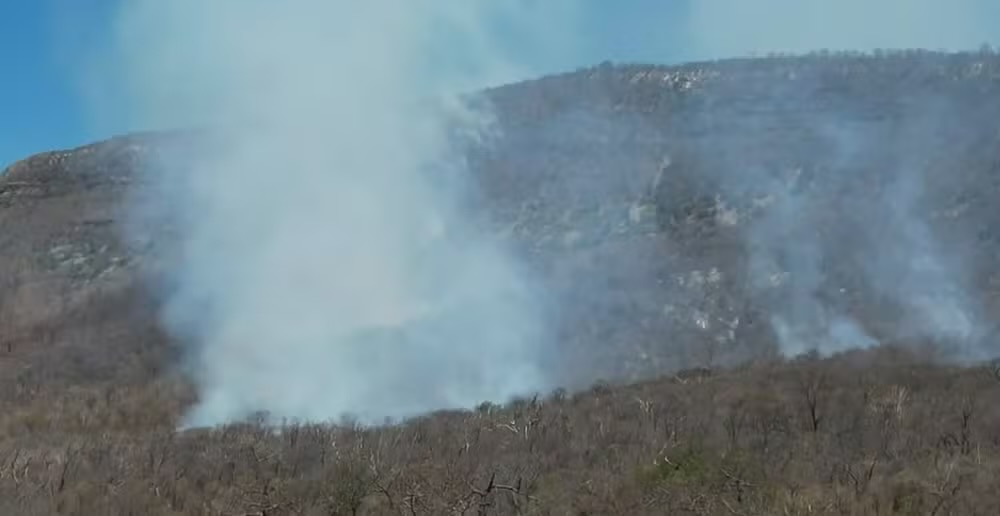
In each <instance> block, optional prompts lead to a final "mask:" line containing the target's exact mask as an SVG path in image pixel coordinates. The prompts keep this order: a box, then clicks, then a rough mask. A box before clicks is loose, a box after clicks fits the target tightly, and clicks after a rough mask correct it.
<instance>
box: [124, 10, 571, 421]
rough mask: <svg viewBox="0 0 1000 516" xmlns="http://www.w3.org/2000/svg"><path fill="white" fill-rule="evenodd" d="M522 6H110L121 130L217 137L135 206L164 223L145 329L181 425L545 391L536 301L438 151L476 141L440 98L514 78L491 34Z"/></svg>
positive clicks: (486, 127) (462, 179)
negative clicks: (175, 237)
mask: <svg viewBox="0 0 1000 516" xmlns="http://www.w3.org/2000/svg"><path fill="white" fill-rule="evenodd" d="M530 8H531V7H530V5H529V4H522V3H516V2H515V3H508V4H505V5H504V6H500V5H498V4H493V3H487V2H475V1H467V0H444V1H433V2H431V1H412V0H377V1H365V2H354V1H348V0H335V1H323V0H288V1H281V2H274V1H271V0H215V1H212V2H205V1H203V0H171V1H170V2H162V1H160V0H140V1H135V2H126V3H123V7H122V10H121V12H120V13H119V19H118V24H117V32H116V41H115V49H116V51H117V53H118V62H117V66H118V67H119V71H124V73H123V74H122V75H123V76H124V78H125V80H127V81H128V84H127V86H128V87H127V88H126V93H127V95H128V97H127V99H126V100H128V101H129V106H130V109H131V110H132V113H133V117H134V118H135V119H136V120H137V121H138V122H140V123H142V124H143V125H145V126H158V127H163V126H171V125H181V126H190V125H192V124H194V123H199V124H204V125H206V126H209V127H211V128H212V131H213V133H214V134H216V135H217V141H218V142H219V144H218V145H217V146H216V147H215V148H213V149H212V150H211V151H210V152H209V153H207V154H206V155H204V156H197V157H194V158H192V157H190V156H188V157H185V159H183V160H181V159H175V158H177V157H176V156H175V157H170V156H168V157H167V159H165V161H164V163H163V164H162V167H160V168H161V169H162V170H161V171H160V175H159V178H158V179H159V180H161V181H162V183H163V184H162V188H161V189H160V191H161V192H174V193H173V194H166V193H164V195H167V197H166V198H163V199H161V202H162V205H163V206H160V207H155V208H154V207H150V206H146V207H145V208H143V209H147V210H153V209H160V210H162V209H165V210H166V211H168V212H171V213H173V214H174V218H175V219H176V220H177V221H180V224H181V227H180V231H181V244H182V249H183V251H182V256H181V257H180V260H179V263H178V264H177V268H176V272H175V274H174V277H173V278H172V280H173V290H172V291H171V294H170V296H169V299H168V304H167V310H166V314H165V317H166V321H167V323H168V326H169V327H170V328H171V329H172V330H173V331H174V332H176V333H177V334H178V335H180V336H182V337H184V340H186V341H188V342H189V343H190V354H189V359H190V362H191V365H192V367H193V368H194V375H195V378H196V382H197V385H198V388H199V398H200V401H199V403H198V404H197V406H196V407H195V408H194V409H193V411H192V412H191V413H190V414H189V415H188V417H187V421H186V424H187V425H210V424H216V423H221V422H226V421H232V420H236V419H239V418H242V417H245V416H247V415H248V414H250V413H252V412H258V411H264V412H267V413H269V414H270V415H271V416H273V417H275V418H302V419H309V420H327V419H334V418H338V417H341V416H344V415H352V416H354V417H357V418H359V419H360V420H362V421H365V422H381V421H382V420H383V418H387V417H388V418H400V417H407V416H410V415H414V414H418V413H421V412H425V411H430V410H435V409H441V408H452V407H471V406H473V405H474V404H477V403H480V402H482V401H484V400H494V401H504V400H506V399H508V398H510V397H512V396H515V395H521V394H530V393H532V392H536V391H538V390H541V389H546V388H549V387H550V386H549V385H547V381H546V377H545V374H544V372H543V371H541V370H539V356H540V353H541V349H542V345H543V344H544V342H543V341H544V338H545V327H544V325H543V324H542V321H540V320H539V318H538V313H539V311H538V307H537V306H536V297H535V292H534V288H535V287H534V285H533V282H532V280H531V278H530V277H529V276H528V274H527V273H526V272H525V271H523V270H522V269H521V268H520V267H519V266H518V263H517V262H516V260H515V259H514V258H513V257H512V256H511V254H510V253H509V252H508V251H507V250H506V249H504V248H503V246H501V245H500V244H499V243H498V242H496V241H494V240H492V239H491V238H490V237H489V236H486V235H485V234H484V233H483V232H482V231H480V230H479V229H478V223H477V220H476V217H475V216H473V215H472V212H470V211H469V210H468V209H467V204H468V203H469V202H470V201H469V199H473V198H474V194H475V183H474V182H473V181H469V180H468V179H467V175H466V174H464V172H465V170H464V169H463V163H462V159H461V153H460V152H458V151H457V150H456V148H455V146H456V140H459V139H462V138H464V139H468V138H488V137H490V136H491V131H492V130H493V129H494V128H493V126H492V125H491V124H490V121H491V117H490V113H489V110H488V107H485V106H471V105H469V104H468V103H463V102H462V100H461V99H460V97H459V96H458V94H459V93H461V92H465V91H468V90H470V89H472V88H475V87H480V86H483V85H485V84H488V83H495V82H497V81H499V80H503V79H509V78H510V77H512V76H513V75H517V74H524V73H526V70H523V69H519V68H518V67H517V66H514V65H513V64H512V62H511V61H510V60H509V59H507V57H506V56H505V50H504V48H502V46H501V45H499V44H498V43H497V41H498V40H497V39H496V37H495V35H496V34H497V31H499V30H501V28H500V27H501V26H502V27H503V28H502V30H505V31H512V30H513V31H521V34H522V35H528V36H530V35H532V34H536V33H535V29H537V28H538V27H537V26H534V25H532V24H534V23H537V22H538V20H544V19H545V17H539V15H538V14H539V13H538V12H535V11H531V12H530V14H531V15H530V16H529V15H528V14H529V11H528V9H530ZM536 9H542V7H536ZM544 9H546V10H548V11H547V12H549V13H552V12H555V11H556V10H558V9H559V7H557V6H556V5H555V4H552V5H550V6H548V7H545V8H544ZM536 35H537V34H536ZM525 37H527V36H525ZM191 162H193V163H195V164H194V165H190V164H189V163H191Z"/></svg>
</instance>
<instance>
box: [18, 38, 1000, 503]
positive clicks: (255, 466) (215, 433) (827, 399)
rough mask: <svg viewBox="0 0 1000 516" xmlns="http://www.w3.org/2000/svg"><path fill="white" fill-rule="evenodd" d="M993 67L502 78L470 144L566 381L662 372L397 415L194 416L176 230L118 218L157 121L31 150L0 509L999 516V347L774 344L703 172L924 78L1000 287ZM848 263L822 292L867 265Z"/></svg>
mask: <svg viewBox="0 0 1000 516" xmlns="http://www.w3.org/2000/svg"><path fill="white" fill-rule="evenodd" d="M998 70H1000V58H998V57H997V56H996V55H994V54H992V53H988V52H984V53H981V54H964V55H959V56H942V55H938V54H927V53H922V52H908V53H902V54H897V55H893V56H889V57H877V58H873V57H861V56H851V55H840V56H821V57H811V58H779V59H772V60H769V61H763V62H761V61H745V60H737V61H731V62H727V63H721V64H717V65H690V66H684V67H677V68H664V67H649V66H622V67H613V66H601V67H597V68H595V69H592V70H586V71H582V72H578V73H575V74H567V75H563V76H556V77H550V78H546V79H543V80H540V81H536V82H532V83H527V84H522V85H514V86H510V87H506V88H501V89H499V90H494V91H492V92H491V93H490V95H491V98H492V100H493V101H494V103H495V104H496V106H497V109H498V111H499V114H500V115H501V116H500V118H501V121H502V122H503V124H504V125H505V129H507V130H508V132H509V133H510V135H511V136H510V137H509V138H508V140H507V141H506V143H504V144H502V145H501V146H500V147H499V150H498V151H497V152H496V153H494V154H490V153H485V154H484V155H480V156H474V159H473V160H472V162H473V164H474V168H475V169H476V171H477V172H478V173H481V176H482V179H483V185H484V190H485V192H484V194H485V195H486V196H487V197H488V199H489V202H488V209H489V210H490V211H491V213H492V214H493V215H495V217H494V218H495V219H496V220H497V221H498V223H499V225H501V226H503V227H502V228H501V229H502V230H507V231H508V233H509V234H511V235H513V237H514V239H515V240H517V241H518V242H519V243H520V244H522V247H524V248H527V249H529V251H530V252H528V253H527V254H529V255H530V256H529V257H530V258H531V259H532V260H535V261H534V262H533V265H539V269H540V270H542V271H544V272H545V273H546V275H547V276H546V279H547V280H549V281H550V282H551V284H552V285H554V286H555V287H556V290H557V293H558V294H560V298H561V299H571V300H573V304H570V303H566V305H565V306H562V305H561V306H560V308H561V309H563V313H561V314H560V316H561V317H563V322H564V327H561V328H560V329H559V335H558V340H559V344H560V345H561V346H562V348H561V350H560V351H561V352H560V353H558V354H555V355H556V356H555V357H553V361H552V364H551V367H552V368H553V371H555V372H556V373H557V374H554V376H557V377H560V379H565V381H566V384H567V385H580V384H585V383H588V382H589V381H590V380H591V379H593V378H594V377H595V374H597V373H600V374H603V375H605V376H608V377H612V378H616V379H623V378H624V379H634V378H646V379H647V380H646V381H643V382H639V383H633V384H630V385H626V384H624V383H622V384H618V383H599V384H597V385H594V386H592V387H590V388H588V389H583V390H581V391H579V392H562V391H560V392H556V393H551V394H547V395H545V396H542V397H540V398H537V399H524V400H517V401H513V402H510V403H507V404H505V405H493V404H489V403H484V404H483V405H482V406H480V407H478V408H477V409H475V410H471V411H448V412H441V413H437V414H430V415H427V416H425V417H421V418H417V419H414V420H411V421H406V422H402V423H399V424H394V425H386V426H384V427H380V428H360V427H358V426H357V425H354V424H352V423H351V422H350V421H337V422H330V423H328V424H318V423H310V424H297V423H294V422H289V423H288V424H287V425H285V426H282V427H280V428H269V427H267V426H265V425H262V424H261V421H262V420H251V421H247V422H245V423H241V424H232V425H229V426H226V427H222V428H216V429H195V430H185V431H177V426H178V425H179V424H180V422H181V418H182V415H183V414H184V411H185V409H186V408H187V407H189V406H191V404H192V403H193V401H194V400H195V397H196V394H195V393H194V392H193V391H192V388H191V386H190V385H189V384H188V383H187V381H186V380H185V378H184V376H183V375H182V374H181V371H179V370H177V369H176V368H177V366H178V361H177V358H178V357H177V349H176V347H175V346H174V344H173V343H172V342H171V340H170V339H169V338H168V336H167V335H164V333H163V330H162V329H161V328H160V327H159V325H158V324H157V310H158V307H157V306H156V303H155V300H154V299H152V298H150V297H149V296H148V293H147V292H146V291H145V290H144V288H143V285H142V282H141V281H139V280H138V279H137V278H139V277H143V276H142V275H141V274H140V269H139V268H140V267H145V268H155V267H156V265H155V264H153V263H152V260H153V255H154V254H155V253H154V251H156V250H155V249H153V247H155V245H159V244H160V243H162V242H163V241H164V238H163V237H164V233H163V228H162V227H155V228H154V227H147V228H142V227H140V228H138V233H137V234H133V236H136V237H138V238H137V239H136V240H137V241H136V242H128V243H127V244H126V243H125V242H123V240H122V239H121V238H120V235H121V233H120V231H119V230H120V229H121V228H120V227H119V224H118V222H119V221H120V220H121V213H120V212H119V211H118V210H119V209H120V207H121V205H122V203H123V199H124V193H125V192H126V190H128V188H126V187H127V186H129V185H131V184H132V183H134V182H135V180H136V175H135V172H136V171H135V170H133V169H134V168H135V167H136V166H137V164H138V163H139V162H140V161H141V158H142V155H143V153H144V152H146V151H148V150H149V147H150V146H151V144H150V142H151V141H152V140H150V137H148V136H143V137H136V138H125V139H121V140H114V141H112V142H108V143H103V144H99V145H95V146H88V147H85V148H82V149H77V150H75V151H72V152H66V153H61V152H60V153H47V154H45V155H41V156H37V157H34V158H31V159H29V160H26V161H24V162H20V163H18V164H15V165H14V166H12V167H11V168H10V169H9V170H8V172H7V175H6V176H5V177H3V178H0V514H3V515H7V514H10V515H25V516H32V515H48V514H80V515H126V514H129V515H151V516H155V515H182V514H225V515H260V516H264V515H269V516H275V515H318V514H324V515H334V514H336V515H344V514H404V515H417V514H420V515H424V514H427V515H437V514H525V515H527V514H572V515H596V514H671V515H746V516H751V515H855V514H856V515H883V514H921V515H995V514H1000V491H998V490H997V485H998V484H997V481H996V479H997V478H1000V437H998V436H1000V409H998V408H997V407H996V406H995V405H994V404H993V403H992V401H993V400H994V399H996V398H997V395H998V394H1000V367H986V366H973V367H958V366H952V365H947V363H946V362H945V361H942V360H939V359H938V358H939V357H938V356H937V355H936V354H935V352H934V348H933V347H931V346H927V347H921V346H917V345H915V344H913V343H900V347H891V346H887V347H882V348H878V349H874V350H870V351H857V352H850V353H846V354H841V355H838V356H834V357H832V358H826V359H820V358H818V357H815V356H805V357H801V358H798V359H794V360H783V359H780V358H776V345H775V342H774V337H773V336H772V335H770V334H769V332H768V330H767V328H766V327H767V324H766V321H767V318H766V308H767V307H766V306H761V305H760V304H759V303H757V304H755V303H754V302H753V301H755V300H754V299H750V297H749V296H748V295H746V292H745V290H746V287H745V285H744V284H746V283H747V282H748V279H747V278H746V273H745V272H741V271H744V268H743V267H742V266H741V260H743V258H744V253H745V249H743V247H742V243H741V241H740V240H739V239H737V238H735V237H734V236H733V235H732V234H729V233H727V231H732V230H726V229H725V228H721V226H718V225H714V222H715V221H716V219H717V218H718V214H717V213H716V212H717V210H718V209H719V206H720V202H719V197H718V196H717V195H716V192H713V191H711V190H712V188H713V187H714V186H713V185H711V184H708V185H704V184H701V183H699V182H698V180H697V179H698V178H699V177H700V171H702V170H705V169H710V168H718V167H721V166H726V165H728V164H729V163H731V162H732V161H731V158H732V156H733V155H738V156H739V158H740V159H741V160H743V161H742V162H741V163H750V164H756V165H760V166H762V167H764V166H766V167H773V168H775V169H781V170H784V169H785V168H786V167H793V166H794V167H799V168H801V170H802V171H804V172H803V173H804V174H805V175H807V176H808V175H810V174H811V175H813V176H816V177H819V178H820V179H822V177H821V176H822V174H823V171H824V170H827V168H825V167H826V165H827V164H828V163H827V162H828V161H829V160H830V157H829V156H827V155H826V154H823V152H821V151H822V150H823V146H822V145H816V144H815V141H814V140H815V139H814V138H813V137H812V136H811V135H810V134H809V132H808V131H806V130H805V129H804V128H807V127H809V126H810V124H811V123H812V122H813V121H814V119H813V118H810V117H813V116H818V115H816V111H817V110H818V111H823V110H825V111H826V112H833V113H842V112H846V111H845V110H843V109H842V108H844V106H847V107H851V106H853V108H852V109H854V111H851V112H855V115H856V116H858V117H861V118H864V119H865V120H867V119H868V118H866V117H870V118H871V119H876V120H880V121H882V122H884V123H885V124H887V125H886V127H896V126H897V125H902V122H900V119H899V117H898V112H897V111H898V110H900V109H902V108H900V107H899V105H897V104H896V103H895V102H896V101H897V100H899V99H901V98H903V96H902V95H900V92H901V91H903V90H906V89H907V88H909V90H907V91H916V92H918V93H920V94H921V95H924V97H922V98H926V95H927V94H929V93H928V92H930V94H935V95H938V94H940V95H942V96H948V97H949V98H952V99H953V100H954V99H957V100H956V101H955V103H954V104H955V106H953V108H954V110H955V111H954V113H953V115H952V118H956V119H960V120H962V121H963V122H966V121H967V122H968V126H969V130H968V131H965V132H959V133H957V135H951V137H953V138H952V139H951V140H950V142H952V143H954V142H959V143H961V145H958V144H954V145H952V144H949V145H942V147H944V149H943V150H940V155H938V154H935V156H936V157H938V158H940V159H938V160H937V161H935V163H940V164H941V165H940V168H935V169H934V170H932V172H935V174H930V173H929V177H931V178H932V179H934V178H945V179H935V181H938V182H939V183H941V184H935V185H933V186H934V188H931V190H933V191H934V193H935V194H936V198H935V199H932V201H933V202H931V204H933V207H935V209H936V210H938V211H942V210H947V212H944V211H942V213H955V214H957V215H955V216H950V215H947V216H944V215H942V216H940V217H938V219H940V220H941V221H942V222H939V223H938V224H940V225H941V228H938V229H942V232H943V233H945V234H949V233H952V235H951V236H952V237H953V238H954V239H955V246H956V247H957V248H961V249H969V250H970V251H971V252H972V254H974V255H975V257H977V259H976V260H975V263H974V265H975V267H973V268H975V270H976V272H977V273H979V274H978V275H977V276H976V277H977V279H978V280H981V281H977V283H976V284H977V286H980V287H982V288H983V290H984V292H981V294H983V295H984V296H985V297H986V298H988V300H995V299H998V297H997V296H996V287H997V282H995V281H993V278H994V277H995V274H996V269H995V256H996V242H997V241H998V240H997V239H996V238H994V233H996V232H995V231H994V230H993V229H991V228H992V227H993V226H994V225H995V224H994V223H993V222H994V221H996V220H997V219H996V214H995V213H996V211H995V202H994V201H995V197H996V196H995V195H993V194H995V193H996V192H997V191H998V190H997V189H998V188H1000V186H998V185H1000V182H997V181H996V177H997V171H998V170H1000V168H998V166H997V165H996V164H997V162H998V161H997V157H996V145H995V143H996V137H995V130H994V129H993V127H994V121H995V119H996V118H995V116H994V115H995V114H996V113H1000V104H998V103H997V102H996V100H995V99H998V98H1000V96H998V95H997V93H998V91H1000V90H998V85H1000V82H998V81H997V80H996V79H995V78H994V77H995V76H996V75H997V74H998V73H1000V72H998ZM801 84H808V85H809V87H800V86H799V85H801ZM789 93H794V94H795V95H798V96H797V97H795V96H793V97H789V96H788V95H787V94H789ZM788 98H794V99H795V100H796V102H797V103H796V102H791V101H789V102H787V103H785V101H786V100H787V99H788ZM709 100H712V101H713V102H711V103H710V104H711V107H710V108H709V107H706V106H708V104H709V103H708V101H709ZM762 106H763V107H766V109H764V108H762ZM803 107H805V108H809V109H808V110H803ZM848 111H849V110H848ZM858 113H860V114H858ZM894 113H895V114H894ZM720 121H721V122H720ZM882 122H880V123H882ZM716 123H717V124H718V125H720V126H723V127H721V128H720V127H715V126H713V125H712V124H716ZM893 124H897V125H893ZM977 124H978V125H977ZM873 134H882V133H873ZM706 142H708V143H706ZM775 142H780V143H781V144H780V145H778V144H775ZM709 143H710V144H711V145H709ZM666 155H669V156H670V157H671V159H672V160H673V161H672V164H670V163H668V161H670V160H667V159H665V157H666ZM873 155H876V156H879V155H878V154H877V153H875V154H873ZM886 161H888V158H886ZM954 164H958V165H954ZM959 165H961V166H959ZM869 166H870V167H872V168H873V169H877V168H878V166H876V165H875V164H870V165H869ZM664 171H669V173H670V174H674V175H673V176H671V177H667V178H664V177H662V176H663V174H664V173H665V172H664ZM864 172H867V170H866V171H864ZM857 177H859V178H862V179H863V180H864V181H871V180H872V178H873V177H876V176H875V175H873V174H868V173H860V174H857ZM692 178H694V179H692ZM570 179H571V180H572V181H570ZM820 179H817V181H818V183H819V184H822V181H821V180H820ZM661 180H664V181H667V182H669V186H664V185H667V184H668V183H665V182H662V181H661ZM869 186H870V185H867V184H865V185H862V186H860V187H857V189H855V190H851V191H853V192H858V191H867V190H866V189H868V187H869ZM852 188H854V187H853V186H852ZM146 193H149V192H146ZM844 198H845V199H850V198H851V197H850V196H845V197H844ZM864 198H865V199H867V198H866V197H864ZM739 200H740V199H728V201H731V202H730V203H729V204H730V205H732V206H738V201H739ZM643 203H646V204H651V205H652V208H651V209H650V210H649V213H651V214H652V216H647V214H648V213H647V211H646V210H647V208H650V206H647V205H646V204H643ZM830 211H831V213H841V212H845V211H847V210H839V209H838V210H830ZM935 213H936V212H935ZM959 215H960V216H959ZM865 222H866V223H868V222H870V221H868V220H865ZM958 228H962V229H963V230H962V231H959V229H958ZM969 228H972V229H969ZM133 229H134V228H133ZM890 229H891V228H890ZM143 231H148V233H143ZM972 232H974V233H975V235H967V234H966V233H972ZM959 237H962V238H965V237H969V238H967V239H964V240H961V239H959ZM973 238H974V240H975V242H974V243H973V240H972V239H973ZM839 242H840V241H839V240H838V241H837V243H839ZM949 242H950V241H949ZM151 249H152V250H151ZM533 253H534V254H533ZM840 264H841V262H837V263H834V264H833V265H834V266H839V265H840ZM719 271H721V273H719ZM836 272H837V271H836V270H834V271H833V273H836ZM716 273H719V275H720V278H721V279H720V280H719V281H718V282H708V283H706V282H705V281H703V280H704V278H705V277H710V276H712V275H713V274H716ZM848 275H849V274H848V273H844V274H842V275H839V276H838V275H837V274H830V275H829V277H830V278H831V285H828V287H830V288H831V289H833V288H840V287H842V286H844V285H848V286H850V282H851V281H854V282H855V283H863V282H862V281H859V280H857V278H854V277H847V278H845V277H843V276H848ZM698 278H700V280H698V281H695V279H698ZM680 280H683V285H682V287H676V285H677V284H679V283H678V282H679V281H680ZM834 280H836V283H834ZM685 288H686V289H688V290H684V289H685ZM559 289H562V290H559ZM849 290H851V291H854V289H853V288H851V289H849ZM876 301H877V299H876ZM992 302H994V303H995V301H992ZM866 303H867V304H866ZM852 306H854V308H855V309H854V311H853V312H852V314H854V315H856V316H858V317H859V319H864V318H868V319H871V321H870V322H871V325H870V326H871V328H874V330H878V329H879V328H880V327H886V326H888V327H891V326H892V325H893V320H892V319H891V318H889V317H887V316H886V314H887V313H889V314H891V311H884V312H883V311H879V305H878V304H877V303H875V302H867V301H866V302H861V301H859V302H857V303H856V305H852ZM985 306H986V307H987V308H993V307H995V306H997V305H995V304H989V303H987V304H986V305H985ZM668 309H669V310H668ZM987 311H988V312H989V310H987ZM993 312H995V310H993ZM692 313H698V314H706V317H707V316H711V317H714V318H715V320H717V321H719V324H721V325H722V326H720V325H719V324H716V325H715V326H716V327H718V328H719V331H720V332H722V333H726V334H727V335H730V337H729V338H728V339H729V340H726V341H724V342H723V341H716V340H712V335H709V334H706V332H704V331H702V330H699V329H697V327H693V326H694V325H692V324H691V320H692V319H691V317H690V315H691V314H692ZM990 313H992V312H990ZM671 318H674V319H676V321H674V320H672V319H671ZM730 321H740V324H739V325H738V327H737V328H735V329H733V328H732V327H731V325H735V323H731V322H730ZM876 323H878V324H876ZM713 324H715V323H713ZM880 325H881V326H880ZM729 330H733V331H732V332H731V334H730V331H729ZM889 333H891V332H889V331H887V332H886V334H889ZM876 336H879V335H876ZM991 345H992V344H991ZM740 364H742V365H740ZM679 365H683V366H685V367H690V368H691V369H688V370H685V371H680V372H674V369H676V368H677V367H678V366H679ZM695 366H700V367H695ZM721 366H725V367H721ZM665 373H675V374H669V375H668V376H660V377H659V378H658V379H649V378H650V377H653V376H655V375H662V374H665Z"/></svg>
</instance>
